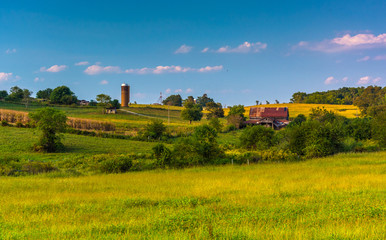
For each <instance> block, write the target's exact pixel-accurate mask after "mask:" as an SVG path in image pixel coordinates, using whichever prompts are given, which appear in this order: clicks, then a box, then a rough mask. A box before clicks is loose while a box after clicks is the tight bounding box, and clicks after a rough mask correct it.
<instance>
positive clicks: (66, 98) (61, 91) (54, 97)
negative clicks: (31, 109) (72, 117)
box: [50, 86, 78, 105]
mask: <svg viewBox="0 0 386 240" xmlns="http://www.w3.org/2000/svg"><path fill="white" fill-rule="evenodd" d="M50 100H51V102H52V103H57V104H68V105H70V104H73V103H76V102H77V101H78V99H77V97H76V96H75V95H74V93H73V92H72V91H71V90H70V88H69V87H66V86H60V87H57V88H55V89H54V90H53V91H52V93H51V96H50Z"/></svg>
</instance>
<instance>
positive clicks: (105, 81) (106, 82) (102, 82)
mask: <svg viewBox="0 0 386 240" xmlns="http://www.w3.org/2000/svg"><path fill="white" fill-rule="evenodd" d="M108 83H109V82H108V81H107V80H102V81H101V82H100V84H102V85H106V84H108Z"/></svg>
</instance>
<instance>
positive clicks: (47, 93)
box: [36, 88, 53, 100]
mask: <svg viewBox="0 0 386 240" xmlns="http://www.w3.org/2000/svg"><path fill="white" fill-rule="evenodd" d="M52 91H53V90H52V89H51V88H46V89H45V90H39V91H38V92H37V93H36V98H40V99H46V100H49V99H50V98H51V93H52Z"/></svg>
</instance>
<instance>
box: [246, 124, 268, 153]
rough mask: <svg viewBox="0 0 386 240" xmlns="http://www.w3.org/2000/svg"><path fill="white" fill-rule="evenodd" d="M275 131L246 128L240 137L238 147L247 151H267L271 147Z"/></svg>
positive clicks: (261, 127) (261, 128) (260, 127)
mask: <svg viewBox="0 0 386 240" xmlns="http://www.w3.org/2000/svg"><path fill="white" fill-rule="evenodd" d="M274 134H275V131H274V130H273V129H271V128H266V127H263V126H253V127H247V128H246V129H245V130H244V131H243V132H242V134H241V135H240V138H239V140H240V145H241V146H242V147H244V148H247V149H260V150H263V149H268V148H270V147H271V146H273V138H274Z"/></svg>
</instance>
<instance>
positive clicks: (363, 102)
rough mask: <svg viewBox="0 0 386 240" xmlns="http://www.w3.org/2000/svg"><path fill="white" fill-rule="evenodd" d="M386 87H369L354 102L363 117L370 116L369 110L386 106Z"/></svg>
mask: <svg viewBox="0 0 386 240" xmlns="http://www.w3.org/2000/svg"><path fill="white" fill-rule="evenodd" d="M385 94H386V87H384V88H382V87H377V86H375V87H374V86H368V87H367V88H366V89H365V90H364V91H363V93H362V94H361V95H360V96H359V97H357V98H356V99H355V100H354V105H355V106H358V107H359V109H360V110H361V113H362V115H364V116H365V115H368V111H367V110H368V108H369V107H374V106H379V105H384V104H386V101H385V100H386V99H385V97H386V96H385Z"/></svg>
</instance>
